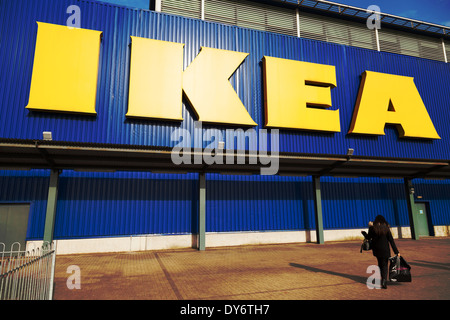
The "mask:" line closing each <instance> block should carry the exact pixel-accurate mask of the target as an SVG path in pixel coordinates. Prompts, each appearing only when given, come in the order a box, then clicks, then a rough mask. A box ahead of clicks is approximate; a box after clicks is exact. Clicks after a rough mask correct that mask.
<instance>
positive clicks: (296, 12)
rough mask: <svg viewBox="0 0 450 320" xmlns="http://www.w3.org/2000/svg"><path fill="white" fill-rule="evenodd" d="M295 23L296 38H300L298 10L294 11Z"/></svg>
mask: <svg viewBox="0 0 450 320" xmlns="http://www.w3.org/2000/svg"><path fill="white" fill-rule="evenodd" d="M295 21H296V23H297V37H299V38H300V10H299V9H298V8H297V9H295Z"/></svg>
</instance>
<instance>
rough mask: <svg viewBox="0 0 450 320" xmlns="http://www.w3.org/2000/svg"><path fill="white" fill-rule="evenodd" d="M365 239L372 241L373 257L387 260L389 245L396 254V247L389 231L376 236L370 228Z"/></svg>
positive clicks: (389, 251)
mask: <svg viewBox="0 0 450 320" xmlns="http://www.w3.org/2000/svg"><path fill="white" fill-rule="evenodd" d="M367 238H368V239H369V240H371V241H372V252H373V255H374V256H375V257H380V258H389V257H390V256H391V250H390V248H389V243H390V244H391V247H392V250H394V253H395V254H398V250H397V246H396V245H395V242H394V238H393V237H392V234H391V231H390V230H388V232H387V233H386V234H385V235H377V234H376V233H375V230H374V229H373V227H370V228H369V233H368V235H367Z"/></svg>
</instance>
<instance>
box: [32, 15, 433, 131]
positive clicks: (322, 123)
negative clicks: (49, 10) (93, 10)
mask: <svg viewBox="0 0 450 320" xmlns="http://www.w3.org/2000/svg"><path fill="white" fill-rule="evenodd" d="M100 37H101V32H100V31H94V30H87V29H76V28H69V27H65V26H59V25H53V24H48V23H42V22H38V34H37V40H36V52H35V59H34V67H33V75H32V80H31V88H30V98H29V103H28V105H27V107H26V108H28V109H31V110H40V111H52V112H71V113H83V114H94V115H95V114H96V111H95V101H96V92H97V78H98V68H99V55H100ZM131 44H132V46H131V57H130V80H129V102H128V111H127V113H126V116H127V117H136V118H147V119H162V120H178V121H181V120H183V118H182V99H183V95H184V96H185V97H186V98H187V100H188V101H189V103H190V105H191V107H192V109H193V111H194V112H195V114H196V116H197V117H198V120H199V121H203V122H207V123H219V124H229V125H240V126H256V125H257V124H256V123H255V122H254V121H253V119H252V118H251V116H250V114H249V113H248V111H247V109H246V108H245V106H244V105H243V103H242V101H241V100H240V99H239V96H238V95H237V93H236V91H235V90H234V89H233V87H232V86H231V83H230V81H229V79H230V77H231V76H232V75H233V74H234V72H235V71H236V69H237V68H238V67H239V66H240V65H241V64H242V62H243V61H244V60H245V59H246V57H247V56H248V54H247V53H242V52H235V51H229V50H221V49H213V48H207V47H202V48H201V51H200V53H199V54H198V56H197V57H196V58H195V59H194V61H193V62H192V63H191V64H190V65H189V66H188V67H187V68H186V70H183V57H184V53H183V51H184V44H181V43H173V42H167V41H160V40H152V39H146V38H140V37H133V36H132V37H131ZM262 62H263V77H264V108H265V121H266V122H265V126H266V127H271V128H289V129H299V130H313V131H325V132H340V131H341V125H340V118H339V110H329V108H330V107H331V106H332V101H331V90H332V89H333V88H335V87H336V86H337V85H338V84H337V83H336V72H335V67H334V66H330V65H322V64H315V63H309V62H302V61H294V60H288V59H281V58H274V57H268V56H264V57H263V61H262ZM386 124H393V125H395V126H396V127H397V129H398V131H399V135H400V137H414V138H427V139H440V137H439V135H438V134H437V132H436V129H435V128H434V125H433V123H432V121H431V119H430V116H429V114H428V112H427V109H426V107H425V105H424V103H423V101H422V99H421V97H420V94H419V92H418V90H417V88H416V86H415V84H414V81H413V78H411V77H405V76H398V75H391V74H385V73H378V72H372V71H365V72H364V73H363V75H362V82H361V85H360V91H359V93H358V97H357V102H356V105H355V108H354V114H353V119H352V123H351V126H350V130H349V132H348V133H351V134H365V135H384V127H385V125H386Z"/></svg>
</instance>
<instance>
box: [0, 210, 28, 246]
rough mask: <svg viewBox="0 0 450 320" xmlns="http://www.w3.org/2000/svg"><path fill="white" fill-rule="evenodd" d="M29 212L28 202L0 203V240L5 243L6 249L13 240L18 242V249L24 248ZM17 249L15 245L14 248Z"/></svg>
mask: <svg viewBox="0 0 450 320" xmlns="http://www.w3.org/2000/svg"><path fill="white" fill-rule="evenodd" d="M29 212H30V205H29V204H0V242H3V243H4V244H5V250H6V251H9V250H10V249H11V245H12V244H13V243H14V242H19V243H20V249H21V250H25V239H26V236H27V228H28V215H29ZM2 249H3V248H2V246H1V245H0V250H2ZM18 249H19V247H18V246H17V245H15V246H14V250H18Z"/></svg>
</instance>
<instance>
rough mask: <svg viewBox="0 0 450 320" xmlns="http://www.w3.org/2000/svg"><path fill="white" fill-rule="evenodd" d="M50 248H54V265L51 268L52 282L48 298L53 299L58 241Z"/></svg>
mask: <svg viewBox="0 0 450 320" xmlns="http://www.w3.org/2000/svg"><path fill="white" fill-rule="evenodd" d="M49 250H53V253H52V266H51V269H50V283H49V291H48V300H53V286H54V283H55V264H56V243H55V242H54V243H52V244H51V245H50V247H49Z"/></svg>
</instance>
